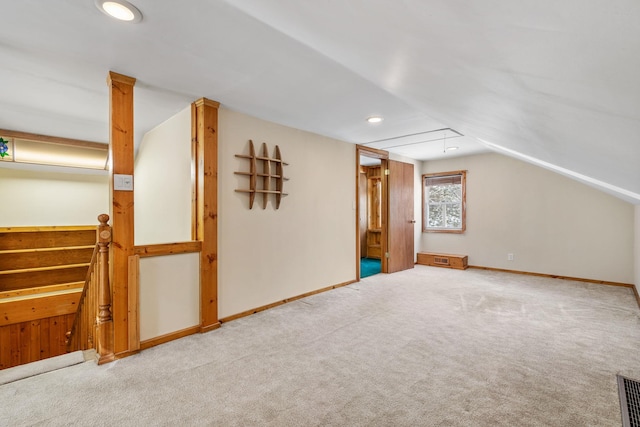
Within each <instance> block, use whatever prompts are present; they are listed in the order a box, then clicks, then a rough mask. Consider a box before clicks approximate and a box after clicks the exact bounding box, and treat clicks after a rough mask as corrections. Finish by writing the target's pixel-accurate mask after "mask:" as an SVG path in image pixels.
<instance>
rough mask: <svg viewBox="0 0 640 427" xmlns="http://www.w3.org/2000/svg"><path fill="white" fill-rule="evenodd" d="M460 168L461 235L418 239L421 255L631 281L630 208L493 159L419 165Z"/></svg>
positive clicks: (558, 177)
mask: <svg viewBox="0 0 640 427" xmlns="http://www.w3.org/2000/svg"><path fill="white" fill-rule="evenodd" d="M463 169H466V170H468V174H467V231H466V232H465V233H464V234H443V233H423V234H422V244H421V247H422V250H423V251H439V252H448V253H460V254H466V255H469V264H471V265H477V266H485V267H494V268H504V269H510V270H520V271H529V272H536V273H544V274H556V275H562V276H570V277H579V278H586V279H595V280H606V281H614V282H621V283H633V282H634V260H633V245H634V236H633V231H632V230H633V229H634V207H633V205H631V204H629V203H627V202H624V201H622V200H620V199H617V198H614V197H613V196H610V195H608V194H605V193H602V192H600V191H598V190H595V189H593V188H591V187H588V186H586V185H583V184H580V183H578V182H576V181H573V180H571V179H568V178H565V177H563V176H561V175H558V174H555V173H553V172H550V171H547V170H545V169H542V168H538V167H536V166H533V165H530V164H527V163H524V162H521V161H519V160H515V159H512V158H509V157H505V156H502V155H500V154H483V155H477V156H468V157H458V158H452V159H447V160H440V161H430V162H425V163H424V165H423V173H433V172H444V171H449V170H463ZM636 215H637V213H636ZM507 253H513V254H514V257H515V259H514V261H507Z"/></svg>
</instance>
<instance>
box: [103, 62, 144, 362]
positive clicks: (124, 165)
mask: <svg viewBox="0 0 640 427" xmlns="http://www.w3.org/2000/svg"><path fill="white" fill-rule="evenodd" d="M135 82H136V80H135V79H134V78H131V77H127V76H123V75H121V74H118V73H114V72H111V71H110V72H109V76H108V78H107V84H108V86H109V119H110V120H109V154H110V159H111V167H110V168H109V172H110V178H111V179H110V189H111V224H112V226H113V238H112V242H113V243H112V245H111V283H112V286H113V327H114V331H113V334H114V335H113V346H114V347H113V350H114V352H115V354H116V356H126V355H128V354H130V353H131V352H132V351H135V349H136V348H137V346H136V343H135V342H131V339H135V334H132V333H131V332H130V331H131V330H136V329H137V323H138V319H137V318H135V316H131V315H130V311H131V307H129V301H131V300H133V301H137V295H130V292H134V293H135V292H137V289H129V287H128V278H129V273H128V262H129V256H130V255H133V244H134V241H133V191H131V190H116V189H115V188H114V175H116V174H117V175H128V176H130V177H131V178H133V144H134V141H133V86H134V84H135ZM134 313H135V311H134Z"/></svg>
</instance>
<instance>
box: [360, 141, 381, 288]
mask: <svg viewBox="0 0 640 427" xmlns="http://www.w3.org/2000/svg"><path fill="white" fill-rule="evenodd" d="M360 156H365V157H371V158H374V159H380V161H381V168H382V179H381V182H382V232H381V233H380V234H381V236H380V240H381V242H380V250H381V254H380V261H381V262H380V264H381V272H382V273H388V272H389V265H388V260H387V257H386V253H387V252H388V246H387V245H388V240H387V235H388V234H387V232H388V230H387V224H388V223H387V215H388V203H389V195H388V192H387V175H386V174H385V173H384V171H385V170H386V169H387V168H388V165H387V160H389V152H388V151H384V150H379V149H377V148H371V147H365V146H364V145H356V174H355V179H356V215H355V219H356V241H355V243H356V282H359V281H360V256H361V253H360Z"/></svg>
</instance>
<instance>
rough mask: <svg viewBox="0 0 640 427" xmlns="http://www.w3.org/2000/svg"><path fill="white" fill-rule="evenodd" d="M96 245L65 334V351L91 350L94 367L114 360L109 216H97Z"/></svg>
mask: <svg viewBox="0 0 640 427" xmlns="http://www.w3.org/2000/svg"><path fill="white" fill-rule="evenodd" d="M98 221H99V222H100V225H98V229H97V243H96V246H95V248H94V250H93V255H92V257H91V263H90V264H89V269H88V270H87V276H86V279H85V284H84V288H83V290H82V296H81V297H80V302H79V304H78V311H77V312H76V316H75V318H74V321H73V326H72V327H71V331H70V332H68V333H67V349H68V350H69V351H75V350H88V349H91V348H95V349H96V352H97V357H98V364H102V363H106V362H110V361H112V360H114V354H113V318H112V315H111V286H110V284H109V244H110V243H111V227H110V226H109V224H107V222H108V221H109V215H106V214H102V215H100V216H98Z"/></svg>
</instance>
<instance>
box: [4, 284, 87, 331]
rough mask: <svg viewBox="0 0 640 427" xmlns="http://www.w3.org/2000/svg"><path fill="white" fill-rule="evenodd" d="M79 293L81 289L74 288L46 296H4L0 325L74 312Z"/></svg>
mask: <svg viewBox="0 0 640 427" xmlns="http://www.w3.org/2000/svg"><path fill="white" fill-rule="evenodd" d="M81 294H82V289H74V290H72V291H68V292H61V293H59V294H54V295H48V296H40V295H34V296H28V297H19V298H6V299H4V300H1V301H0V326H5V325H10V324H14V323H20V322H28V321H32V320H37V319H44V318H47V317H53V316H62V315H66V314H75V312H76V309H77V308H78V301H79V300H80V295H81ZM65 332H66V331H65Z"/></svg>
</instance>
